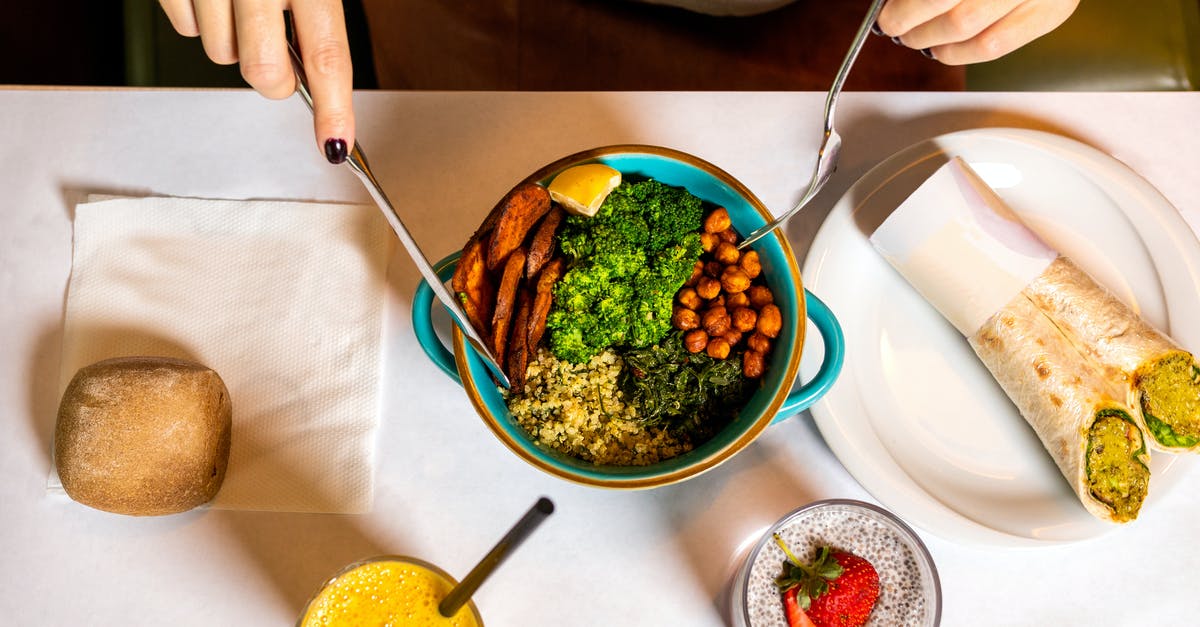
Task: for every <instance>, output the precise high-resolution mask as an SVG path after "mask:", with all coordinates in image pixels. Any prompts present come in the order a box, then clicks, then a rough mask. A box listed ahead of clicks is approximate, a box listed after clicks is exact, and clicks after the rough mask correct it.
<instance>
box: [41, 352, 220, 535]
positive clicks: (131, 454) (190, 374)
mask: <svg viewBox="0 0 1200 627" xmlns="http://www.w3.org/2000/svg"><path fill="white" fill-rule="evenodd" d="M231 417H232V410H231V405H230V400H229V392H228V390H226V388H225V383H224V382H223V381H221V377H220V376H218V375H217V373H216V372H214V371H213V370H211V369H209V368H207V367H205V366H203V365H201V364H198V363H195V362H191V361H186V360H182V359H172V358H167V357H119V358H116V359H108V360H105V361H101V362H97V363H95V364H92V365H90V366H87V367H85V368H83V369H81V370H80V371H79V372H77V373H76V374H75V376H74V378H72V379H71V383H70V384H69V385H68V386H67V390H66V392H64V393H63V398H62V403H61V404H60V405H59V409H58V424H57V426H56V428H55V433H54V455H55V463H56V464H57V466H58V474H59V478H60V479H61V480H62V485H63V489H65V490H66V492H67V494H68V495H70V497H71V498H72V499H74V500H76V501H78V502H80V503H83V504H84V505H88V506H90V507H94V508H96V509H101V510H105V511H109V512H115V513H118V514H129V515H133V516H154V515H161V514H174V513H178V512H183V511H187V510H189V509H192V508H193V507H196V506H197V505H201V504H203V503H207V502H208V501H210V500H211V499H212V498H213V497H214V496H215V495H216V494H217V490H219V489H220V487H221V482H222V481H223V480H224V479H225V467H226V465H227V463H228V461H229V443H230V431H231Z"/></svg>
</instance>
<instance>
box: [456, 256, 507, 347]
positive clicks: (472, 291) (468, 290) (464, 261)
mask: <svg viewBox="0 0 1200 627" xmlns="http://www.w3.org/2000/svg"><path fill="white" fill-rule="evenodd" d="M487 245H488V236H487V235H486V234H485V235H484V236H483V237H481V238H475V237H472V238H471V241H469V242H467V245H466V247H464V248H463V253H462V257H461V258H459V260H458V267H457V268H455V269H454V277H453V278H452V279H451V280H450V288H451V289H453V290H454V295H455V297H456V298H458V302H459V303H460V304H461V305H462V307H463V311H464V312H465V313H466V314H467V318H468V319H470V321H471V325H472V326H474V327H475V330H476V331H478V332H479V333H480V334H482V335H483V336H484V337H486V336H487V335H489V334H490V331H491V328H490V325H489V324H488V323H489V322H490V320H491V317H492V304H493V302H494V300H495V296H496V293H495V289H494V288H493V286H492V280H491V278H490V277H489V276H488V272H487V269H486V268H485V267H484V254H485V251H487Z"/></svg>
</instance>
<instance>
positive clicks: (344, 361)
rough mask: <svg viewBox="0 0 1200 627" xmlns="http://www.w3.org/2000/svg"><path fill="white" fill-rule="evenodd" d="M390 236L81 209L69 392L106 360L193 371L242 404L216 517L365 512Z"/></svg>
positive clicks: (306, 215) (114, 204) (366, 219)
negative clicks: (149, 360) (203, 368)
mask: <svg viewBox="0 0 1200 627" xmlns="http://www.w3.org/2000/svg"><path fill="white" fill-rule="evenodd" d="M390 235H391V231H390V230H389V228H388V225H387V223H386V222H384V221H383V219H382V217H381V216H380V215H379V212H378V210H376V209H374V208H373V207H366V206H358V205H339V204H318V203H301V202H271V201H219V200H200V199H184V198H118V199H110V200H104V201H99V202H90V203H87V204H82V205H79V206H78V207H77V208H76V214H75V234H74V252H73V259H72V267H71V279H70V284H69V286H68V295H67V303H66V320H65V330H64V337H63V354H62V370H61V386H60V389H61V388H65V386H66V384H67V382H68V381H70V379H71V377H72V376H73V375H74V374H75V372H76V371H77V370H79V369H80V368H82V367H83V366H86V365H88V364H91V363H93V362H97V361H100V360H102V359H107V358H110V357H120V356H128V355H158V356H166V357H179V358H185V359H191V360H194V361H198V362H200V363H203V364H205V365H207V366H208V367H210V368H212V369H214V370H216V371H217V373H219V374H220V376H221V377H222V379H224V381H225V383H226V386H227V387H228V389H229V394H230V398H231V400H232V403H233V431H232V445H231V449H230V459H229V466H228V470H227V474H226V477H225V481H224V484H223V485H222V487H221V489H220V491H219V492H218V493H217V496H216V498H215V499H214V500H213V501H212V503H211V505H212V506H213V507H217V508H227V509H255V510H271V511H296V512H336V513H360V512H366V511H369V510H370V508H371V500H372V497H373V491H374V486H373V454H374V445H375V432H376V427H377V425H378V422H379V420H378V416H379V392H380V389H379V382H380V368H381V361H382V360H381V355H382V348H381V347H382V342H381V337H380V336H381V333H382V326H383V318H382V311H383V297H384V290H385V272H386V264H387V258H388V255H389V249H390V242H391V236H390ZM50 488H51V490H56V489H57V490H61V484H59V483H58V478H57V476H52V477H51V478H50Z"/></svg>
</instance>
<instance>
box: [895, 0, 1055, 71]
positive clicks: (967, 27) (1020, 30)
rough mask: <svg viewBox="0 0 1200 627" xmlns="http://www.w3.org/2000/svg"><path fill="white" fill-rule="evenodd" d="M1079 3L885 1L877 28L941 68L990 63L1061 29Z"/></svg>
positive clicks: (1033, 0)
mask: <svg viewBox="0 0 1200 627" xmlns="http://www.w3.org/2000/svg"><path fill="white" fill-rule="evenodd" d="M1078 4H1079V0H889V1H888V2H887V3H886V4H885V5H884V6H883V9H882V10H881V11H880V13H879V20H878V22H877V24H878V26H879V29H880V30H881V31H883V33H885V34H887V35H888V36H891V37H892V41H895V42H897V43H899V44H901V45H904V46H907V47H909V48H913V49H917V50H921V51H922V52H923V53H925V54H926V55H927V56H931V57H934V58H936V59H937V60H939V61H941V62H942V63H945V64H947V65H962V64H966V63H977V62H981V61H990V60H992V59H996V58H998V57H1001V56H1004V55H1005V54H1008V53H1009V52H1012V51H1013V50H1016V49H1017V48H1020V47H1021V46H1024V45H1025V44H1027V43H1029V42H1031V41H1033V40H1034V39H1037V38H1038V37H1041V36H1042V35H1045V34H1046V33H1048V32H1050V31H1052V30H1054V29H1055V28H1057V27H1058V26H1059V25H1060V24H1062V23H1063V22H1064V21H1066V19H1067V18H1068V17H1070V15H1071V13H1072V12H1073V11H1074V10H1075V7H1076V6H1077V5H1078Z"/></svg>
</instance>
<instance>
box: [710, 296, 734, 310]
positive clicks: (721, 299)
mask: <svg viewBox="0 0 1200 627" xmlns="http://www.w3.org/2000/svg"><path fill="white" fill-rule="evenodd" d="M708 306H709V307H725V295H724V294H717V297H716V298H714V299H712V300H710V301H708ZM725 309H729V308H728V307H725Z"/></svg>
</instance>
